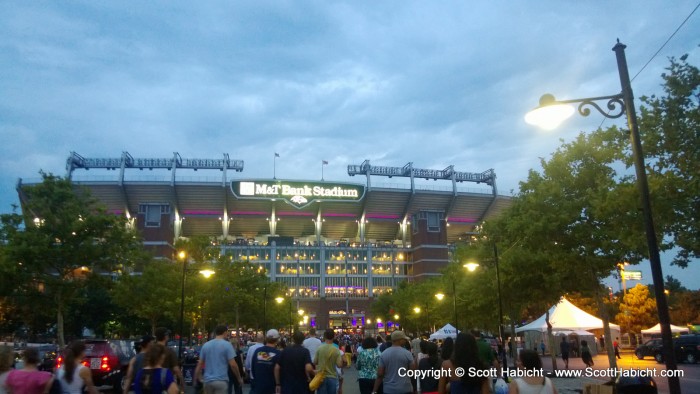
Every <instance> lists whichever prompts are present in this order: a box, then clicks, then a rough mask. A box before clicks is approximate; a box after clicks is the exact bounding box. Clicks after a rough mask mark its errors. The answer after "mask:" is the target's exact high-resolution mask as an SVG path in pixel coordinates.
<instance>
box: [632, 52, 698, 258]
mask: <svg viewBox="0 0 700 394" xmlns="http://www.w3.org/2000/svg"><path fill="white" fill-rule="evenodd" d="M686 58H687V56H682V57H681V59H680V60H676V59H673V58H672V59H671V64H670V66H669V67H668V68H667V70H668V72H667V73H664V74H662V78H663V80H664V84H663V89H664V94H663V95H661V96H659V97H656V96H651V97H644V96H643V97H642V98H641V100H642V102H643V103H644V105H642V107H641V109H640V112H641V117H640V119H639V126H640V132H641V133H642V140H643V143H644V149H645V152H644V153H645V155H646V157H647V163H648V167H649V183H650V188H652V197H654V196H655V197H656V198H654V199H653V207H654V209H655V211H656V212H657V215H656V216H655V220H656V221H657V223H658V224H659V227H660V228H662V229H663V231H664V233H665V234H666V235H669V237H667V238H668V239H670V240H671V244H670V245H668V246H669V247H673V246H675V247H677V248H678V249H677V250H678V254H677V256H676V258H675V260H674V262H675V263H676V264H678V265H679V266H686V265H687V264H688V263H689V261H690V260H691V259H693V258H698V257H700V149H698V146H700V133H698V130H700V70H698V68H697V67H695V66H692V65H690V64H688V63H687V62H686V60H685V59H686Z"/></svg>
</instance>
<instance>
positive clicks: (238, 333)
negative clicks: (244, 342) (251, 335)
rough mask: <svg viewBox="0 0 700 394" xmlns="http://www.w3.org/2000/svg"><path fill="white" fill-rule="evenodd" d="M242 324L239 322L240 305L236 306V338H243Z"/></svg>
mask: <svg viewBox="0 0 700 394" xmlns="http://www.w3.org/2000/svg"><path fill="white" fill-rule="evenodd" d="M240 327H241V326H240V324H239V322H238V304H236V338H240V337H241V330H240Z"/></svg>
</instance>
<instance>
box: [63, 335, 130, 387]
mask: <svg viewBox="0 0 700 394" xmlns="http://www.w3.org/2000/svg"><path fill="white" fill-rule="evenodd" d="M135 355H136V350H135V348H134V341H133V340H124V339H91V340H86V341H85V358H84V359H83V365H85V366H86V367H88V368H90V371H92V380H93V382H94V383H95V386H105V385H107V386H111V387H112V388H113V389H114V390H115V392H122V381H123V379H124V378H125V377H126V371H127V369H128V368H129V360H131V357H133V356H135ZM62 364H63V356H62V355H61V356H59V357H58V358H57V359H56V369H58V368H59V367H60V366H61V365H62Z"/></svg>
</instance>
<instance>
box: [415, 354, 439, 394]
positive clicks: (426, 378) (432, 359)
mask: <svg viewBox="0 0 700 394" xmlns="http://www.w3.org/2000/svg"><path fill="white" fill-rule="evenodd" d="M421 346H424V348H425V352H426V353H425V354H426V357H423V358H422V359H421V360H420V361H418V370H419V371H423V372H424V373H423V374H421V378H420V382H419V383H418V385H419V387H420V392H421V393H422V394H433V393H437V392H438V386H439V384H440V379H439V375H438V374H436V372H437V373H439V372H440V371H439V369H440V365H441V364H442V361H440V358H439V357H438V354H437V352H438V348H437V344H435V343H433V342H427V341H423V343H422V344H421ZM436 370H437V371H436ZM428 371H431V372H428Z"/></svg>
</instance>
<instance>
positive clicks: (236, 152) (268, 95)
mask: <svg viewBox="0 0 700 394" xmlns="http://www.w3.org/2000/svg"><path fill="white" fill-rule="evenodd" d="M672 3H673V6H670V3H669V2H668V1H667V0H640V1H637V2H634V3H630V2H625V1H613V2H611V1H598V0H593V1H586V2H581V1H561V0H558V1H555V0H542V1H527V2H526V1H445V2H427V1H422V2H411V1H385V2H355V1H353V2H336V1H205V2H191V1H149V2H143V1H119V2H94V1H82V2H81V1H72V2H64V1H61V2H54V1H44V2H41V1H36V2H27V1H6V2H3V4H2V6H1V8H2V13H1V14H2V16H0V71H1V75H2V77H0V141H2V143H0V212H10V211H11V209H12V208H11V204H13V203H16V202H17V197H16V193H15V191H14V188H15V185H16V182H17V179H18V178H24V179H27V178H37V177H38V171H39V170H44V171H48V172H53V173H56V174H60V175H64V174H65V160H66V158H67V157H68V155H69V152H71V151H75V152H77V153H79V154H81V155H83V156H84V157H119V156H120V155H121V152H122V151H128V152H129V153H131V155H132V156H134V157H155V158H160V157H162V158H169V157H171V156H172V154H173V152H179V153H180V155H181V156H182V157H184V158H220V157H221V155H222V153H228V154H229V155H230V156H231V158H236V159H242V160H244V161H245V171H244V172H243V174H242V175H241V176H245V177H271V176H272V171H273V168H272V162H273V155H274V153H275V152H277V153H279V154H280V158H279V159H277V168H276V170H277V177H278V178H289V179H318V178H320V172H321V160H327V161H328V162H329V165H328V166H326V167H325V178H326V179H332V180H337V181H351V180H354V181H361V180H359V179H356V178H349V177H348V175H347V165H348V164H359V163H361V162H362V161H363V160H365V159H370V160H371V161H372V163H373V164H376V165H388V166H403V165H404V164H406V163H407V162H413V163H414V165H415V166H416V167H421V168H435V169H443V168H445V167H446V166H448V165H450V164H454V165H455V168H456V169H457V170H460V171H469V172H481V171H484V170H487V169H489V168H493V169H494V170H495V171H496V174H497V176H498V180H497V183H498V189H499V192H500V193H502V194H509V193H510V192H511V191H512V190H517V189H518V182H519V181H521V180H523V179H524V178H525V176H526V174H527V172H528V170H529V169H531V168H535V169H537V168H539V166H538V158H539V157H545V158H546V157H548V156H549V155H550V154H551V152H553V151H554V150H555V149H556V147H557V146H559V145H560V141H559V139H564V140H570V139H571V138H572V137H573V136H574V135H576V134H577V133H578V132H579V131H582V130H592V129H595V128H596V127H598V126H599V125H600V124H601V121H602V119H601V117H600V116H596V115H593V116H591V117H589V118H582V117H579V118H577V119H573V120H572V121H570V122H569V123H568V124H567V125H566V127H564V128H562V129H561V130H559V131H558V132H556V133H544V132H541V131H538V130H536V129H535V128H533V127H531V126H529V125H527V124H525V123H524V121H523V115H524V114H525V113H526V112H527V111H528V110H529V109H531V108H532V107H534V106H535V105H536V104H537V101H538V99H539V97H540V95H541V94H543V93H546V92H550V93H553V94H555V95H556V96H557V97H558V98H561V99H565V98H578V97H589V96H601V95H610V94H616V93H618V92H619V91H620V86H619V80H618V75H617V68H616V63H615V56H614V53H613V52H612V50H611V48H612V47H613V45H614V44H615V40H616V39H617V38H619V39H620V40H621V41H622V42H623V43H625V44H626V45H627V46H628V47H627V60H628V64H629V68H630V74H631V75H632V76H635V75H636V74H637V73H638V72H639V71H640V70H641V69H642V67H643V66H644V65H645V64H646V63H647V62H648V61H649V60H650V59H652V60H651V62H650V63H649V65H648V66H647V67H646V68H644V70H643V71H642V72H641V73H640V74H639V75H638V76H637V77H636V78H635V79H634V81H633V87H634V90H635V94H636V95H637V96H641V95H643V94H646V95H649V94H652V93H658V92H659V91H660V84H661V79H660V74H661V73H662V72H663V71H664V68H665V67H667V66H668V64H669V63H668V58H669V57H671V56H673V57H680V56H681V55H683V54H685V53H688V54H689V61H690V62H691V64H694V65H700V48H699V47H698V44H700V39H699V38H700V12H698V13H696V14H693V15H692V16H691V17H690V19H689V20H688V21H687V22H686V23H685V25H684V26H683V27H682V28H681V29H680V30H679V31H678V32H677V34H676V35H675V36H674V37H673V38H672V39H671V40H670V42H669V43H668V44H667V45H666V46H665V47H663V49H662V50H661V51H660V53H659V54H658V55H657V56H656V57H654V54H655V53H656V52H657V50H659V48H661V47H662V46H663V44H664V43H665V42H666V40H667V39H668V38H669V37H670V36H671V35H672V34H673V33H674V31H675V30H676V29H677V28H678V27H679V26H680V25H681V24H682V23H683V21H684V20H685V19H686V18H687V17H688V15H690V14H691V13H692V12H693V10H694V9H695V8H696V7H697V1H696V0H676V1H673V2H672ZM618 122H620V121H618ZM612 124H614V123H613V122H611V121H607V122H606V123H605V124H604V125H612ZM212 175H213V176H216V174H212ZM382 181H384V182H387V180H382ZM664 260H665V263H667V262H668V261H669V260H670V257H665V258H664ZM646 265H647V264H644V268H646ZM665 265H667V264H665ZM698 265H700V263H699V264H696V265H695V269H693V270H692V271H691V270H686V271H681V272H679V271H677V270H673V269H667V270H666V272H665V274H666V273H671V274H673V275H675V276H676V277H683V278H688V277H689V276H690V277H694V278H695V279H694V281H693V280H691V279H684V283H686V285H689V286H691V287H693V288H699V287H700V269H698V267H697V266H698ZM645 272H646V271H645ZM688 272H693V274H691V275H689V274H688ZM645 275H646V278H645V279H649V280H650V279H651V277H650V275H648V274H645Z"/></svg>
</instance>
